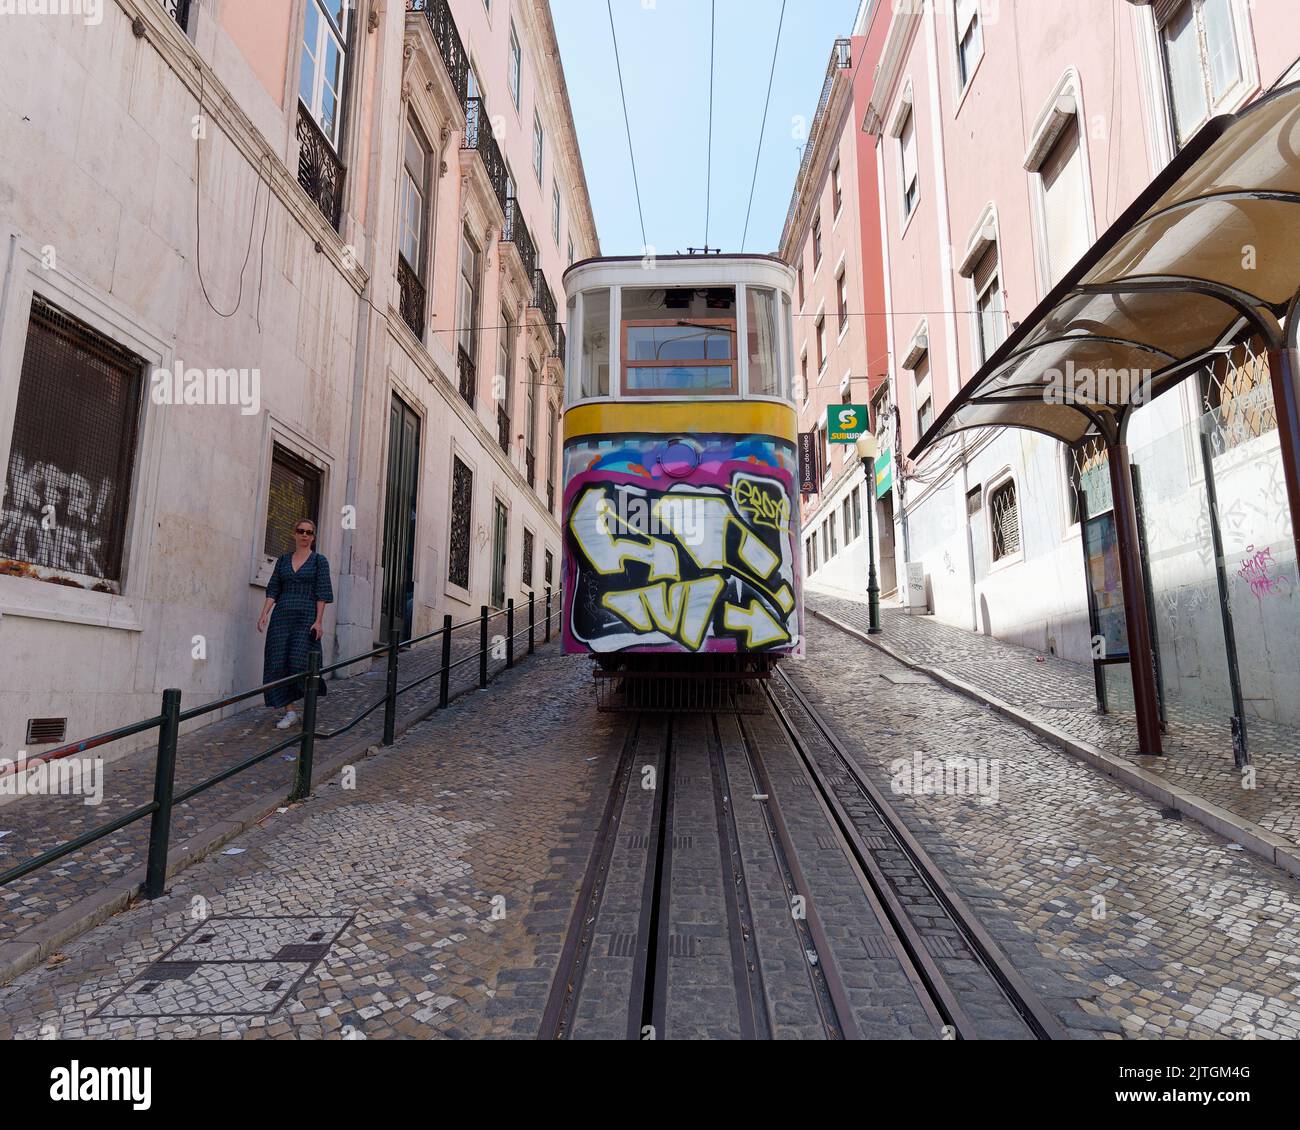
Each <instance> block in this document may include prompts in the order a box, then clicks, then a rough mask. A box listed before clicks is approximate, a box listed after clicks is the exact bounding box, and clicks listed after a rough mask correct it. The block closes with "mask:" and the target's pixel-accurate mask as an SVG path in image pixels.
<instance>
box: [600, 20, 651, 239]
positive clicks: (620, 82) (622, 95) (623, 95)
mask: <svg viewBox="0 0 1300 1130" xmlns="http://www.w3.org/2000/svg"><path fill="white" fill-rule="evenodd" d="M605 8H606V10H607V11H608V12H609V35H610V38H611V39H612V40H613V41H614V65H615V67H617V68H618V94H619V97H620V98H621V99H622V100H623V125H624V127H625V128H626V129H627V155H628V157H629V158H630V159H631V162H632V187H633V188H635V189H636V214H637V217H638V218H639V219H640V221H641V246H642V248H643V249H644V248H648V247H649V246H650V241H649V240H647V239H646V237H645V213H644V212H642V211H641V183H640V181H639V180H638V179H637V175H636V152H635V150H634V149H633V148H632V123H631V121H630V120H629V119H628V116H627V94H626V93H625V92H624V90H623V64H622V62H620V60H619V57H618V33H617V32H616V31H615V30H614V7H613V4H612V3H611V2H610V0H605Z"/></svg>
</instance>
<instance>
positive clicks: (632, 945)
mask: <svg viewBox="0 0 1300 1130" xmlns="http://www.w3.org/2000/svg"><path fill="white" fill-rule="evenodd" d="M634 953H636V935H635V934H610V936H609V947H608V948H607V949H606V950H605V956H606V957H631V956H632V955H633V954H634Z"/></svg>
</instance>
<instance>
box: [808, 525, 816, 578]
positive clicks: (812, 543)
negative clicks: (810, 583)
mask: <svg viewBox="0 0 1300 1130" xmlns="http://www.w3.org/2000/svg"><path fill="white" fill-rule="evenodd" d="M808 556H809V557H810V558H811V559H812V564H811V565H809V567H808V572H810V573H815V572H817V566H818V561H817V531H816V530H813V533H812V537H810V538H809V539H808Z"/></svg>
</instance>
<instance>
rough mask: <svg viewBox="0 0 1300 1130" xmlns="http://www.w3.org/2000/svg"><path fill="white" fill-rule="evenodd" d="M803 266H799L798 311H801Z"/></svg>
mask: <svg viewBox="0 0 1300 1130" xmlns="http://www.w3.org/2000/svg"><path fill="white" fill-rule="evenodd" d="M803 301H804V298H803V264H802V263H800V264H799V309H800V310H802V309H803Z"/></svg>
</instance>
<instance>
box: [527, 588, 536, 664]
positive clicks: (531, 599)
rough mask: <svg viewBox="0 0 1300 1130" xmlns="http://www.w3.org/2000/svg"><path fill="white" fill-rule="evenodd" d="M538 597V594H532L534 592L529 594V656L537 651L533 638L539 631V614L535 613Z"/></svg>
mask: <svg viewBox="0 0 1300 1130" xmlns="http://www.w3.org/2000/svg"><path fill="white" fill-rule="evenodd" d="M536 595H537V594H536V593H532V592H530V593H529V594H528V654H529V655H532V654H533V651H534V650H535V649H534V639H533V637H534V634H535V633H536V631H537V613H536V611H535V605H536V604H537V601H536V599H535V597H536Z"/></svg>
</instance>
